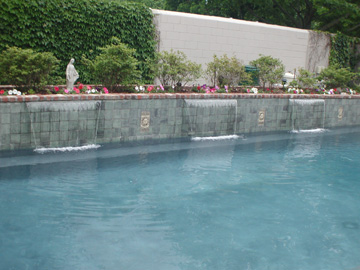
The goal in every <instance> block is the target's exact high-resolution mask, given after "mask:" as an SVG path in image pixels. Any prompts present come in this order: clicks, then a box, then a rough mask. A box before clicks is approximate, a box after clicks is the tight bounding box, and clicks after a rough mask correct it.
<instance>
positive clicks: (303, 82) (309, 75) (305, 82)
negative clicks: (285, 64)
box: [297, 68, 317, 88]
mask: <svg viewBox="0 0 360 270" xmlns="http://www.w3.org/2000/svg"><path fill="white" fill-rule="evenodd" d="M297 81H298V82H299V85H300V87H304V88H312V87H314V85H315V84H316V81H317V79H316V77H315V73H313V72H310V71H308V70H306V69H304V68H299V69H298V76H297Z"/></svg>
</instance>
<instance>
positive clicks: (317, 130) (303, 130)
mask: <svg viewBox="0 0 360 270" xmlns="http://www.w3.org/2000/svg"><path fill="white" fill-rule="evenodd" d="M326 131H328V130H327V129H324V128H314V129H300V130H291V131H290V133H295V134H296V133H323V132H326Z"/></svg>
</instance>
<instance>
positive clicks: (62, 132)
mask: <svg viewBox="0 0 360 270" xmlns="http://www.w3.org/2000/svg"><path fill="white" fill-rule="evenodd" d="M26 106H27V109H28V112H29V117H30V124H31V133H32V136H31V141H32V144H33V145H34V146H35V151H37V152H47V151H71V150H85V149H89V148H97V147H98V146H97V145H96V137H97V129H98V124H99V115H100V110H101V102H100V101H53V102H52V101H45V102H29V103H27V104H26Z"/></svg>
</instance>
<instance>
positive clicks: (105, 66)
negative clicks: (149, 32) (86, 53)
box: [83, 38, 140, 90]
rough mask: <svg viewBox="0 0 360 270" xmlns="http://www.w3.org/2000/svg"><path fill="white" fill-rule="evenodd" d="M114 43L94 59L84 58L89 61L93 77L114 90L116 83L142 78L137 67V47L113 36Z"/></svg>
mask: <svg viewBox="0 0 360 270" xmlns="http://www.w3.org/2000/svg"><path fill="white" fill-rule="evenodd" d="M112 42H113V44H112V45H107V46H106V47H104V48H100V49H101V54H100V55H98V56H96V58H95V60H94V61H91V60H87V59H85V58H84V59H83V61H84V62H86V63H87V65H88V66H89V69H90V71H91V73H92V74H93V77H94V78H96V81H99V82H100V83H102V84H103V85H105V86H106V87H108V88H110V89H111V90H113V88H114V86H115V85H116V84H123V85H125V84H129V83H135V82H136V81H137V80H138V79H139V78H140V71H139V70H138V69H137V65H138V61H137V60H136V58H135V57H134V54H135V49H131V48H129V47H128V46H127V45H126V44H124V43H121V42H120V40H119V39H117V38H113V40H112Z"/></svg>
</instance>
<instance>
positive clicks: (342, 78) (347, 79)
mask: <svg viewBox="0 0 360 270" xmlns="http://www.w3.org/2000/svg"><path fill="white" fill-rule="evenodd" d="M358 77H359V74H356V73H354V72H352V71H350V69H349V68H340V67H339V66H338V65H332V66H329V67H327V68H325V69H323V70H322V71H321V73H320V75H319V76H318V79H319V80H321V81H323V82H324V84H325V85H326V87H327V88H345V87H353V86H354V81H355V80H356V78H358Z"/></svg>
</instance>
